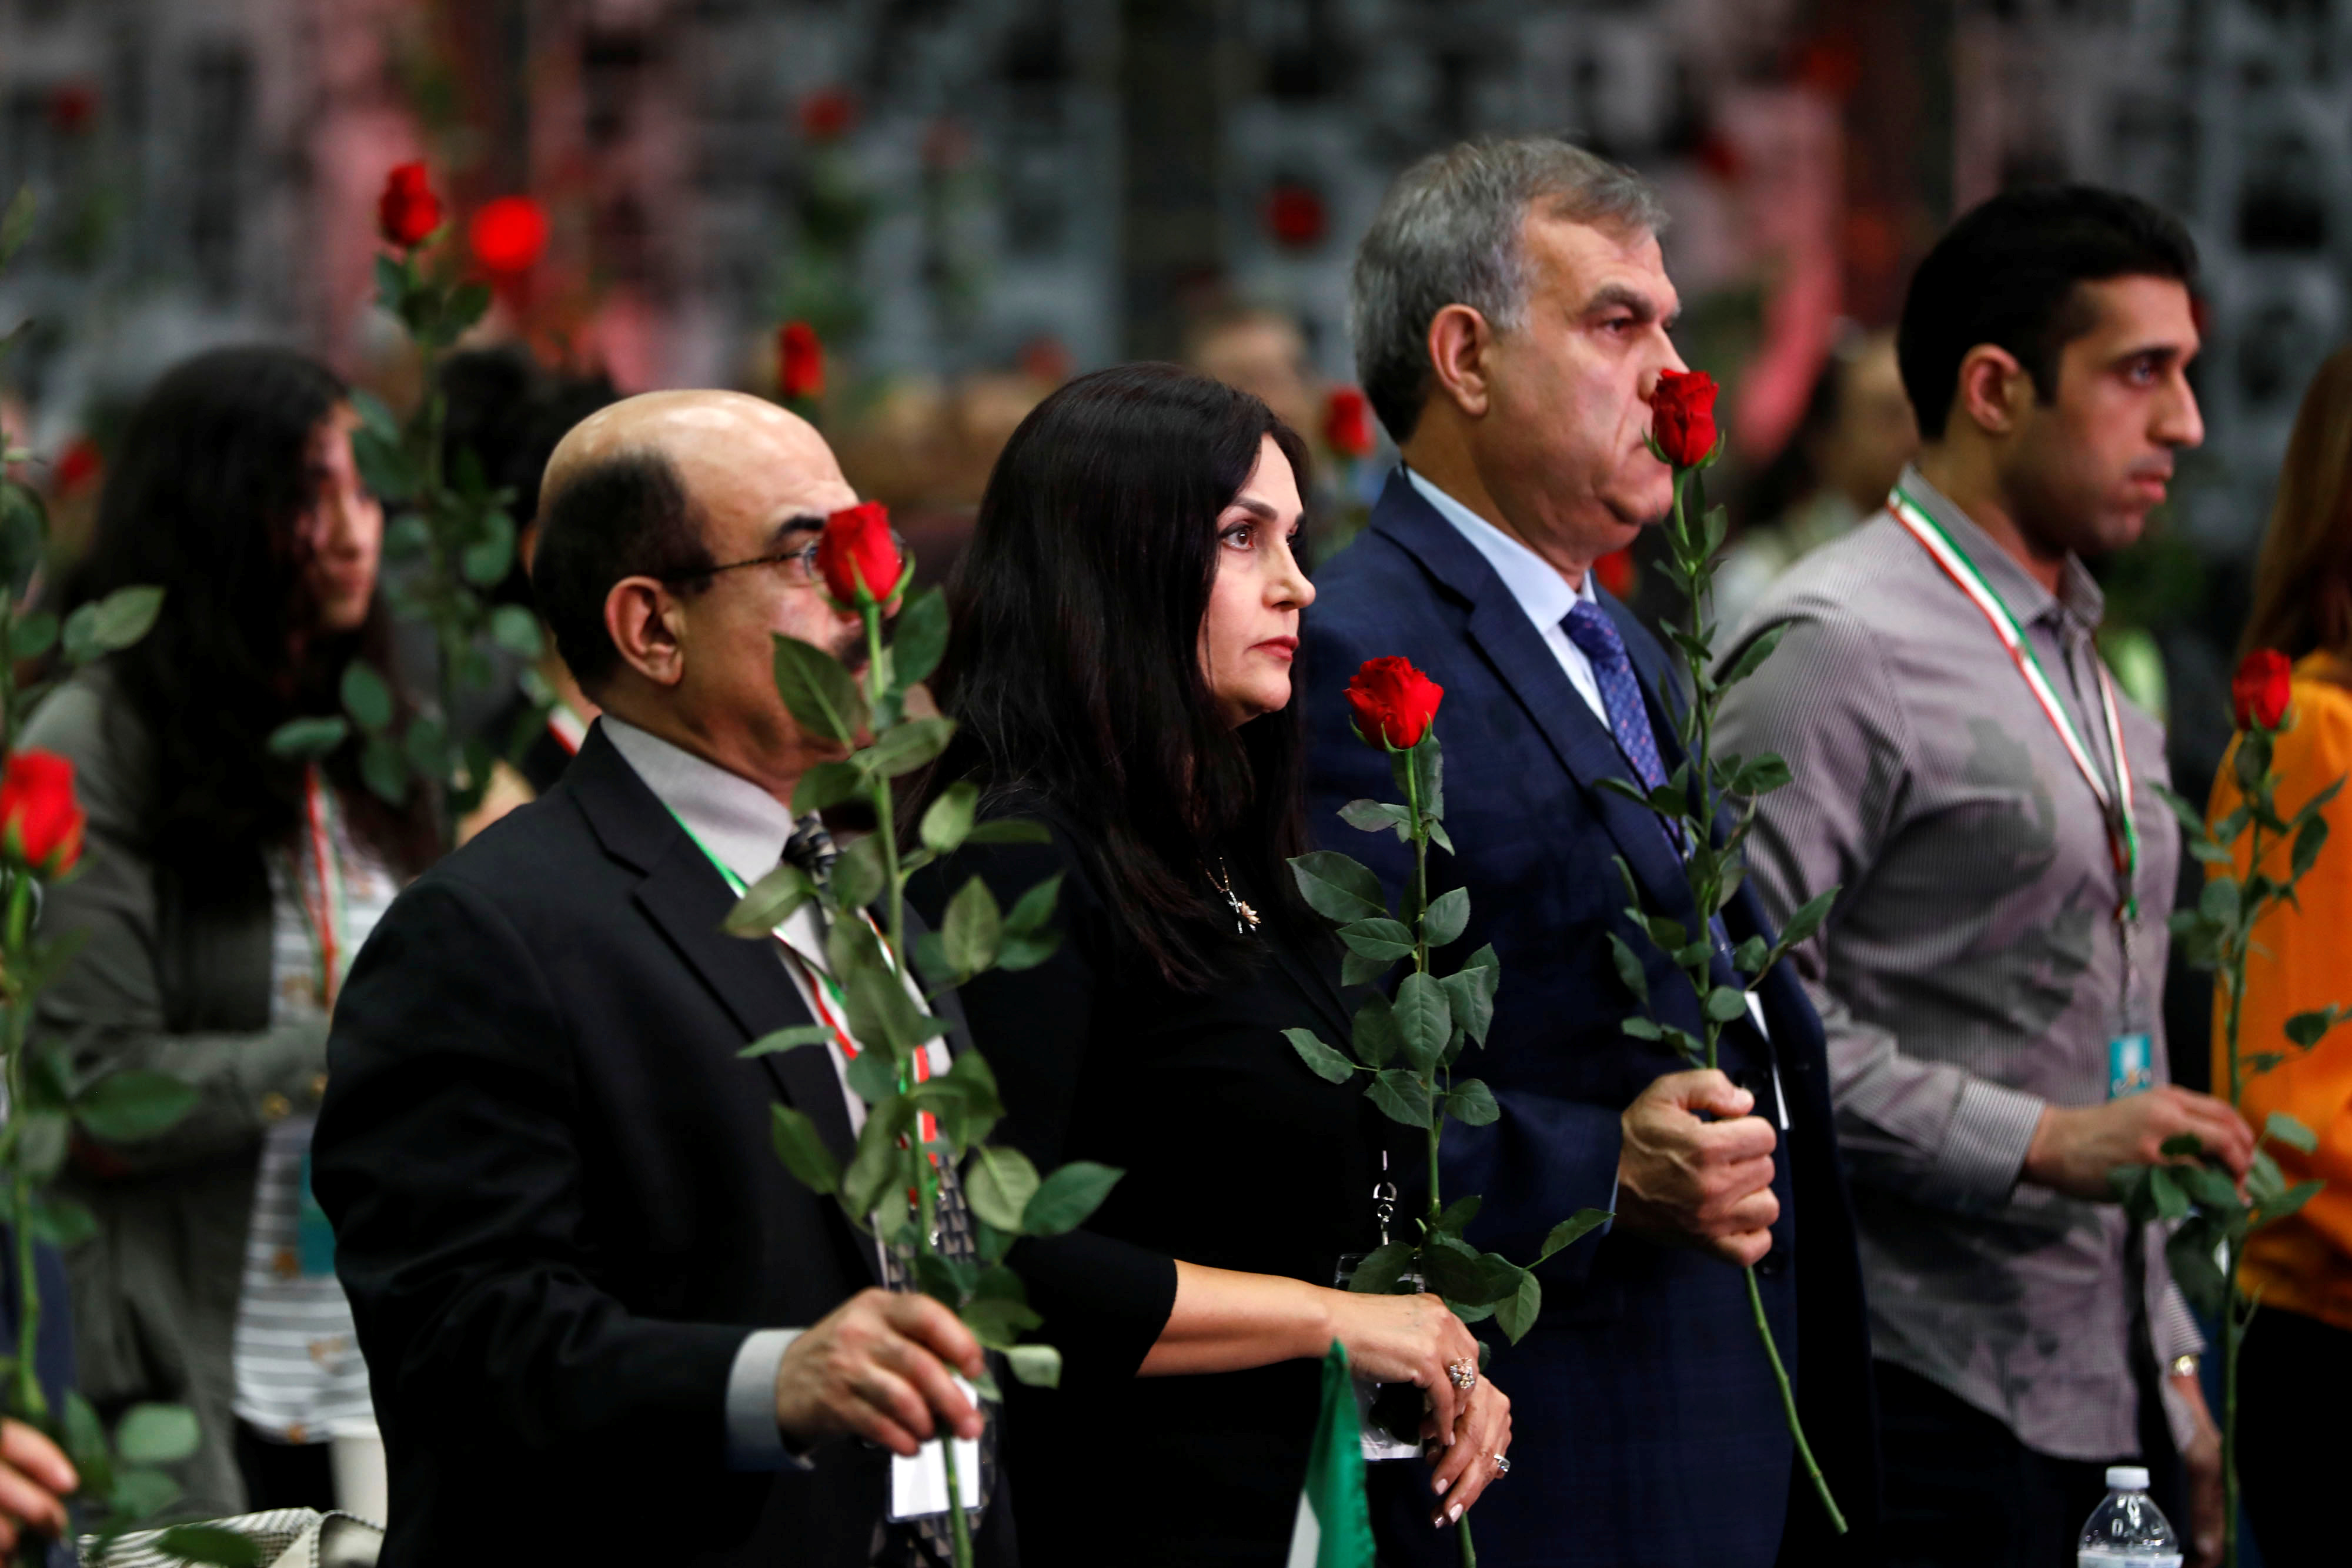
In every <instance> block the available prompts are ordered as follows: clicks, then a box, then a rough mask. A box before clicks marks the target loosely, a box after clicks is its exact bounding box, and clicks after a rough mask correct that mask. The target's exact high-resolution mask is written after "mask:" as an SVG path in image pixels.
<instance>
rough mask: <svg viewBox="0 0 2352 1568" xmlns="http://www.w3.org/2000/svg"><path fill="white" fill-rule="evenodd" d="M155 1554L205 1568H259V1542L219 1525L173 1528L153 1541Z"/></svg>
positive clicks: (184, 1525)
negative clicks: (159, 1553) (200, 1564)
mask: <svg viewBox="0 0 2352 1568" xmlns="http://www.w3.org/2000/svg"><path fill="white" fill-rule="evenodd" d="M155 1550H156V1551H157V1552H161V1553H162V1554H163V1555H164V1556H166V1557H176V1558H178V1559H179V1560H180V1561H181V1562H183V1563H203V1564H205V1568H261V1542H259V1541H258V1540H257V1539H256V1538H255V1537H253V1536H250V1535H247V1534H244V1533H242V1532H240V1531H234V1530H230V1529H228V1528H226V1526H223V1525H218V1524H175V1525H173V1526H172V1527H171V1528H170V1529H168V1530H166V1531H163V1533H162V1534H161V1535H159V1536H157V1537H156V1538H155Z"/></svg>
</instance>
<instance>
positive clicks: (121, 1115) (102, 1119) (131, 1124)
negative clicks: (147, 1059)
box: [73, 1069, 196, 1144]
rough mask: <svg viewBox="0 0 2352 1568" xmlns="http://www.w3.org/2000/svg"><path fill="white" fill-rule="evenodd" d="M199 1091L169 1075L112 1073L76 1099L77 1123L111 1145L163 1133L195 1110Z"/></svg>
mask: <svg viewBox="0 0 2352 1568" xmlns="http://www.w3.org/2000/svg"><path fill="white" fill-rule="evenodd" d="M195 1104H196V1091H195V1090H194V1088H193V1087H191V1086H190V1085H188V1084H186V1083H184V1082H181V1081H180V1080H179V1079H176V1078H173V1077H172V1076H171V1075H170V1074H168V1073H163V1072H150V1071H143V1070H140V1069H132V1070H131V1071H124V1072H110V1073H109V1074H107V1075H106V1076H105V1077H104V1078H101V1079H100V1080H99V1081H98V1082H95V1083H93V1084H91V1085H90V1086H89V1088H87V1089H85V1090H83V1091H82V1092H80V1093H79V1095H77V1096H75V1098H74V1107H73V1114H74V1120H75V1121H77V1122H79V1123H80V1124H82V1125H83V1126H84V1127H86V1128H88V1129H89V1134H90V1136H92V1137H94V1138H99V1139H101V1140H103V1141H104V1142H106V1143H110V1144H128V1143H135V1142H137V1141H138V1140H139V1139H142V1138H152V1137H153V1136H154V1135H155V1134H158V1133H161V1132H163V1131H164V1130H165V1129H167V1128H169V1127H170V1126H172V1125H173V1124H174V1123H176V1122H177V1121H179V1119H180V1118H181V1117H183V1116H184V1115H186V1114H187V1113H189V1112H190V1111H192V1110H194V1108H195Z"/></svg>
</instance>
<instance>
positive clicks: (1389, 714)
mask: <svg viewBox="0 0 2352 1568" xmlns="http://www.w3.org/2000/svg"><path fill="white" fill-rule="evenodd" d="M1444 695H1445V688H1444V686H1441V685H1438V684H1437V683H1436V682H1435V681H1433V680H1431V679H1430V678H1429V677H1428V676H1427V675H1424V674H1422V673H1421V672H1420V671H1419V670H1416V669H1414V668H1413V667H1412V664H1409V663H1407V662H1406V661H1405V660H1403V659H1401V658H1398V657H1397V656H1396V655H1394V654H1391V655H1389V656H1388V657H1387V658H1385V659H1367V660H1365V661H1364V667H1363V668H1362V669H1360V670H1358V671H1357V672H1356V673H1355V674H1354V676H1353V677H1351V678H1350V679H1349V682H1348V706H1349V708H1350V709H1351V710H1353V711H1354V713H1355V716H1356V733H1357V735H1358V736H1360V737H1362V739H1363V742H1364V744H1365V745H1367V746H1378V745H1380V744H1381V741H1383V740H1385V741H1387V742H1388V743H1389V745H1391V746H1392V747H1396V749H1398V750H1399V751H1410V750H1412V748H1413V747H1416V746H1419V745H1420V744H1421V737H1423V736H1424V735H1427V734H1428V733H1429V726H1430V721H1431V720H1433V719H1434V718H1435V717H1436V716H1437V704H1438V702H1439V700H1440V699H1441V698H1443V697H1444Z"/></svg>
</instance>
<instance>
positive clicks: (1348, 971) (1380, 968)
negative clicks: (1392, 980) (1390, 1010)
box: [1339, 953, 1396, 986]
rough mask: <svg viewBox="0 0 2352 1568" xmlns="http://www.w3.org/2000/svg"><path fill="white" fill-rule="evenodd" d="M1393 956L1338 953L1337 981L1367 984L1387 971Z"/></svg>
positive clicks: (1349, 984) (1392, 962) (1344, 984)
mask: <svg viewBox="0 0 2352 1568" xmlns="http://www.w3.org/2000/svg"><path fill="white" fill-rule="evenodd" d="M1395 962H1396V960H1395V959H1394V958H1367V957H1365V956H1363V955H1362V954H1361V953H1342V954H1340V955H1339V983H1340V984H1341V985H1343V986H1369V985H1370V984H1371V983H1372V982H1373V981H1374V980H1377V979H1379V978H1380V977H1381V976H1382V975H1385V974H1387V973H1388V972H1389V966H1391V964H1394V963H1395Z"/></svg>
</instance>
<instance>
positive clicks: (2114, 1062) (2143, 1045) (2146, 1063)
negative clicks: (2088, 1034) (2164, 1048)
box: [2107, 1030, 2156, 1100]
mask: <svg viewBox="0 0 2352 1568" xmlns="http://www.w3.org/2000/svg"><path fill="white" fill-rule="evenodd" d="M2155 1087H2156V1058H2155V1052H2154V1051H2152V1050H2151V1049H2150V1046H2149V1040H2148V1037H2147V1031H2146V1030H2142V1031H2141V1032H2139V1033H2137V1034H2119V1035H2117V1036H2116V1037H2115V1038H2114V1039H2113V1040H2109V1041H2107V1098H2108V1099H2110V1100H2120V1099H2122V1098H2123V1097H2124V1096H2125V1095H2126V1094H2137V1093H2138V1092H2140V1091H2141V1090H2143V1089H2153V1088H2155Z"/></svg>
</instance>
